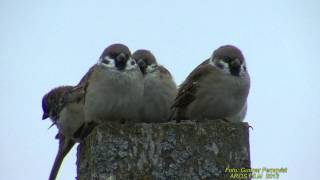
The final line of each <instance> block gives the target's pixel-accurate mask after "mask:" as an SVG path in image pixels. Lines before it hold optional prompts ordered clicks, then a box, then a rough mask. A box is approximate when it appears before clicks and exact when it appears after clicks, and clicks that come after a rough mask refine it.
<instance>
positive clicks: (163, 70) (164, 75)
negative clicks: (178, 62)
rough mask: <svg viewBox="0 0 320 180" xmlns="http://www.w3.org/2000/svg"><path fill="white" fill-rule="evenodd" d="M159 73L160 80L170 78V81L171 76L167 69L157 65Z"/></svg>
mask: <svg viewBox="0 0 320 180" xmlns="http://www.w3.org/2000/svg"><path fill="white" fill-rule="evenodd" d="M158 68H159V71H160V75H161V76H160V78H170V79H172V76H171V74H170V72H169V71H168V69H166V68H165V67H163V66H161V65H159V67H158Z"/></svg>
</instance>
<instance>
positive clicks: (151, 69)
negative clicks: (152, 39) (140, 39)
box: [133, 49, 177, 122]
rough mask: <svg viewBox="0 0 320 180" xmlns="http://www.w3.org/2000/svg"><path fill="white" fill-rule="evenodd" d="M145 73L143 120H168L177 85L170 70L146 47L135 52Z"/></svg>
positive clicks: (134, 54) (135, 56) (134, 55)
mask: <svg viewBox="0 0 320 180" xmlns="http://www.w3.org/2000/svg"><path fill="white" fill-rule="evenodd" d="M133 58H134V59H135V60H136V61H137V63H138V64H139V67H140V69H141V71H142V73H143V82H144V94H143V103H142V104H143V106H142V110H141V121H142V122H166V121H168V118H169V116H170V113H171V109H170V107H171V105H172V103H173V101H174V98H175V96H176V94H177V86H176V83H175V82H174V80H173V78H172V76H171V74H170V72H169V71H168V70H167V69H166V68H165V67H163V66H161V65H158V63H157V61H156V58H155V57H154V55H153V54H152V53H151V52H150V51H148V50H144V49H140V50H137V51H136V52H135V53H133Z"/></svg>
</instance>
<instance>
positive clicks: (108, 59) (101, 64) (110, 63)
mask: <svg viewBox="0 0 320 180" xmlns="http://www.w3.org/2000/svg"><path fill="white" fill-rule="evenodd" d="M104 60H106V61H108V62H109V63H108V64H106V63H105V62H103V59H102V58H100V59H99V60H98V63H97V64H98V65H100V66H103V67H107V68H115V62H114V59H112V58H110V57H108V56H106V57H104Z"/></svg>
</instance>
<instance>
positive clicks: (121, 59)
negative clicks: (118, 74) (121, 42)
mask: <svg viewBox="0 0 320 180" xmlns="http://www.w3.org/2000/svg"><path fill="white" fill-rule="evenodd" d="M126 63H127V58H126V55H125V54H124V53H120V54H119V55H118V56H117V58H116V67H117V68H118V69H119V70H124V68H125V67H126Z"/></svg>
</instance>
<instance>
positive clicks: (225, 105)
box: [172, 45, 250, 122]
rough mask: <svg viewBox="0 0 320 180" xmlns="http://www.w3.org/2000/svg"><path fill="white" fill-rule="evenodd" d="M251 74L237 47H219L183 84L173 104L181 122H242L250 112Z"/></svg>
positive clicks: (176, 116) (177, 118) (175, 114)
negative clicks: (248, 109) (189, 120)
mask: <svg viewBox="0 0 320 180" xmlns="http://www.w3.org/2000/svg"><path fill="white" fill-rule="evenodd" d="M249 90H250V77H249V73H248V70H247V67H246V62H245V58H244V56H243V54H242V52H241V51H240V49H238V48H237V47H235V46H232V45H225V46H221V47H219V48H218V49H216V50H215V51H214V52H213V53H212V55H211V57H210V58H209V59H207V60H205V61H204V62H203V63H201V64H200V65H199V66H198V67H196V68H195V69H194V70H193V71H192V72H191V73H190V74H189V76H188V77H187V78H186V80H185V81H184V82H183V83H182V84H181V86H180V88H179V91H178V95H177V97H176V98H175V102H174V103H173V105H172V109H173V112H174V116H175V118H176V120H177V122H180V120H185V119H194V120H200V121H201V120H206V119H209V120H216V119H222V120H227V121H231V122H241V121H243V119H244V118H245V115H246V112H247V97H248V94H249Z"/></svg>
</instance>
